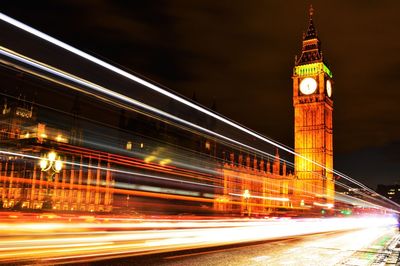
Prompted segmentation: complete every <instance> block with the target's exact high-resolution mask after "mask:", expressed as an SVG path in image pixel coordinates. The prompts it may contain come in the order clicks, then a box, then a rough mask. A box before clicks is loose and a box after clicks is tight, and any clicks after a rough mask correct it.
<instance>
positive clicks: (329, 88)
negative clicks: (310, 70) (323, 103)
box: [326, 79, 332, 97]
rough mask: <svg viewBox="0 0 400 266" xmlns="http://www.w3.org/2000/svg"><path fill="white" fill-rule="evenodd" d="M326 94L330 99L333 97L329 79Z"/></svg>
mask: <svg viewBox="0 0 400 266" xmlns="http://www.w3.org/2000/svg"><path fill="white" fill-rule="evenodd" d="M326 94H328V97H331V96H332V83H331V81H330V80H329V79H328V80H327V81H326Z"/></svg>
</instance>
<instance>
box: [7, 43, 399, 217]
mask: <svg viewBox="0 0 400 266" xmlns="http://www.w3.org/2000/svg"><path fill="white" fill-rule="evenodd" d="M0 54H3V55H5V56H8V57H10V58H13V59H15V60H18V61H20V62H22V63H25V64H28V65H31V66H33V67H36V68H38V69H41V70H44V71H46V72H48V73H51V74H53V75H57V76H59V77H62V78H64V79H67V80H70V81H72V82H75V83H78V84H81V85H83V86H85V87H89V88H92V89H94V90H96V91H99V92H102V93H105V94H108V95H110V96H113V97H115V98H120V99H121V100H123V101H125V102H129V103H130V104H133V105H136V106H139V107H141V108H144V109H146V110H149V111H151V112H154V113H157V114H159V115H161V116H165V117H168V118H169V119H172V120H175V121H178V122H180V123H183V124H186V125H188V126H190V127H193V128H196V129H198V130H201V131H203V132H206V133H208V134H210V135H214V136H216V137H219V138H221V139H225V140H227V141H229V142H231V143H235V144H237V145H240V146H242V147H246V148H248V149H250V150H253V151H256V152H258V153H260V154H264V155H266V156H272V155H271V154H269V153H266V152H264V151H262V150H259V149H257V148H254V147H252V146H249V145H246V144H244V143H241V142H239V141H236V140H234V139H231V138H228V137H226V136H224V135H221V134H218V133H216V132H214V131H211V130H209V129H206V128H203V127H201V126H198V125H196V124H193V123H191V122H189V121H186V120H183V119H181V118H178V117H176V116H173V115H171V114H168V113H166V112H164V111H161V110H159V109H157V108H154V107H151V106H148V105H146V104H144V103H141V102H139V101H136V100H134V99H132V98H129V97H127V96H124V95H121V94H119V93H116V92H113V91H110V90H108V89H106V88H104V87H102V86H100V85H97V84H94V83H92V82H89V81H86V80H84V79H81V78H79V77H75V76H73V75H71V74H69V73H66V72H64V71H60V70H58V69H56V68H53V67H51V66H47V65H46V64H43V63H40V62H37V61H35V60H33V59H30V58H27V57H26V56H22V55H19V54H17V53H15V52H13V51H11V50H9V49H7V48H4V47H1V46H0ZM324 178H325V177H324ZM347 180H349V179H347ZM349 181H351V182H353V181H352V180H349ZM357 182H358V181H357ZM353 183H354V182H353ZM383 199H385V200H387V199H386V198H384V197H383ZM392 211H393V210H392Z"/></svg>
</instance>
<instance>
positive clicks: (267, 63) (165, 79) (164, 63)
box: [1, 0, 400, 183]
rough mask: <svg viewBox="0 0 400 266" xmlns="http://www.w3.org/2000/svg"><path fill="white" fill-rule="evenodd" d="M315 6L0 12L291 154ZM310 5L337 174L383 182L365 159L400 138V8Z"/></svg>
mask: <svg viewBox="0 0 400 266" xmlns="http://www.w3.org/2000/svg"><path fill="white" fill-rule="evenodd" d="M309 4H310V3H309V1H184V0H182V1H179V0H171V1H129V2H125V1H104V0H102V1H75V2H71V1H57V2H54V1H42V2H36V1H35V2H33V1H28V2H26V1H21V2H20V3H18V1H12V2H7V1H6V2H4V3H2V7H1V9H2V10H3V12H4V13H6V14H9V15H11V16H13V17H15V18H17V19H19V20H21V21H24V22H26V23H28V24H30V25H32V26H34V27H36V28H39V29H41V30H43V31H45V32H48V33H49V34H50V35H54V36H56V37H57V38H60V39H62V40H64V41H66V42H68V43H71V44H73V45H75V46H77V47H79V48H82V49H83V50H85V51H89V52H90V53H93V54H96V55H101V56H102V57H104V58H107V59H108V60H111V61H113V62H115V63H117V64H120V65H123V66H125V67H127V68H130V69H132V70H133V71H135V72H138V73H141V74H143V75H145V76H147V77H149V78H151V79H153V80H155V81H157V82H159V83H162V84H164V85H166V86H168V87H170V88H171V89H173V90H175V91H177V92H179V93H181V94H183V95H186V96H188V97H191V96H192V95H193V93H194V92H196V95H197V99H198V100H199V101H200V102H201V103H202V104H204V105H208V106H210V105H211V103H212V101H213V99H216V101H217V105H218V111H219V112H221V113H222V114H224V115H226V116H228V117H231V118H232V119H234V120H237V121H239V122H240V123H242V124H244V125H247V126H248V127H250V128H253V129H255V130H257V131H259V132H261V133H263V134H265V135H267V136H270V137H272V138H274V139H276V140H278V141H280V142H282V143H285V144H287V145H289V146H293V110H292V108H293V107H292V98H291V96H292V91H291V90H292V84H291V73H292V68H293V62H294V55H295V54H298V53H299V51H300V47H301V36H302V32H303V31H304V30H305V29H306V27H307V22H308V20H307V9H308V6H309ZM313 5H314V8H315V10H316V13H315V18H314V21H315V24H316V27H317V30H318V34H319V36H320V38H321V40H322V43H323V46H322V48H323V52H324V56H325V58H326V59H327V61H328V63H329V65H330V67H331V69H332V70H333V73H334V78H335V86H334V105H335V107H334V108H335V109H334V149H335V160H336V165H335V166H336V167H335V168H338V170H341V169H344V170H346V171H347V173H348V174H350V175H352V174H355V175H360V176H369V177H368V178H367V179H366V182H370V183H376V182H375V181H376V180H374V181H371V180H372V176H371V175H369V174H366V173H370V172H371V171H370V169H367V168H362V167H360V168H357V166H356V165H357V163H358V161H357V158H359V157H357V156H361V154H362V156H361V157H362V158H363V163H365V164H368V165H370V166H375V165H376V166H377V169H381V168H382V167H384V164H385V160H387V156H384V154H388V153H387V150H390V145H391V144H393V143H398V142H399V141H400V115H399V114H400V104H398V101H399V99H400V89H399V84H400V75H398V70H399V67H400V53H399V51H400V37H399V34H398V26H397V25H400V16H399V15H398V10H400V2H397V1H388V0H387V1H356V0H354V1H313ZM389 153H390V154H391V153H392V152H389ZM378 155H382V156H383V157H379V156H378ZM343 158H347V159H346V160H343ZM383 158H385V159H383ZM395 158H397V159H398V156H397V157H395ZM380 159H382V160H383V161H381V160H380ZM352 162H355V164H354V166H352V164H351V163H352ZM379 163H380V164H381V167H379ZM394 164H396V165H397V166H400V162H399V160H397V161H391V166H390V169H391V170H390V171H389V170H388V171H387V173H386V177H387V178H386V179H385V181H387V182H389V181H390V180H391V179H390V175H391V176H392V178H395V177H396V176H397V174H396V173H395V172H394V170H393V169H395V167H394V166H393V165H394ZM352 167H353V168H352ZM363 169H364V170H363ZM354 177H355V178H357V176H354Z"/></svg>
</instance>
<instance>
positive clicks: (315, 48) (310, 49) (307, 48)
mask: <svg viewBox="0 0 400 266" xmlns="http://www.w3.org/2000/svg"><path fill="white" fill-rule="evenodd" d="M313 14H314V9H313V7H312V5H311V6H310V10H309V24H308V29H307V32H306V33H304V34H303V47H302V50H301V55H300V57H299V58H296V60H295V61H296V62H295V65H296V66H297V65H304V64H309V63H317V62H322V59H323V57H322V50H321V41H320V40H319V39H318V35H317V30H316V28H315V26H314V21H313Z"/></svg>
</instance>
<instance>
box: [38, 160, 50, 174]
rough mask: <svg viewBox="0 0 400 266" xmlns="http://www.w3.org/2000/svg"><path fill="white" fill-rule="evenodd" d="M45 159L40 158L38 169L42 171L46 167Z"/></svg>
mask: <svg viewBox="0 0 400 266" xmlns="http://www.w3.org/2000/svg"><path fill="white" fill-rule="evenodd" d="M47 162H48V161H47V159H45V158H42V159H41V160H40V163H39V164H40V169H42V171H43V170H44V169H46V168H47Z"/></svg>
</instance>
